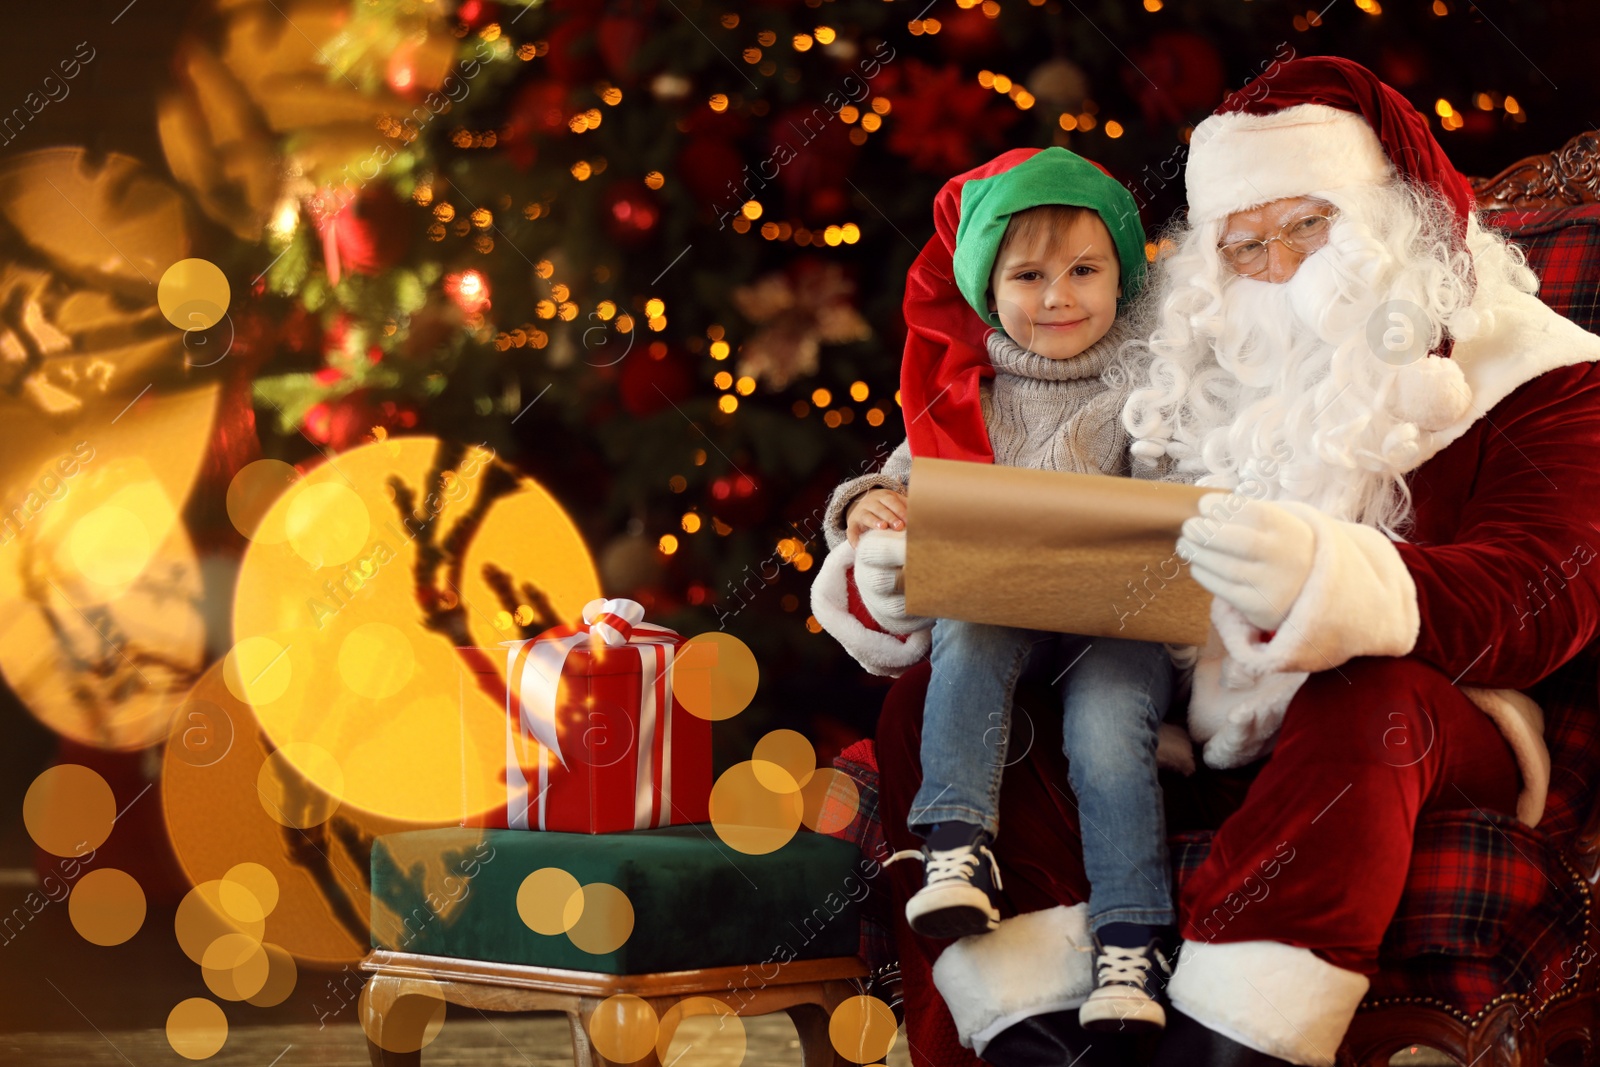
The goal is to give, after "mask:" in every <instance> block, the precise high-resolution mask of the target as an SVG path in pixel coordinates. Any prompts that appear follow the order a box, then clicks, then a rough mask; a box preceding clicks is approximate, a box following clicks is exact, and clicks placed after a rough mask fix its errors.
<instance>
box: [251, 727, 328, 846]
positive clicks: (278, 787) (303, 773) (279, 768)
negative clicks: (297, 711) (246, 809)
mask: <svg viewBox="0 0 1600 1067" xmlns="http://www.w3.org/2000/svg"><path fill="white" fill-rule="evenodd" d="M308 779H309V780H310V782H312V783H315V787H314V788H310V789H308V788H307V787H306V786H307V780H308ZM343 791H344V772H343V771H342V770H340V768H339V763H338V761H337V760H335V759H334V758H333V755H332V754H331V753H330V752H329V751H328V750H327V749H325V748H323V747H321V746H320V745H313V744H311V743H310V742H309V741H294V742H290V743H289V744H287V745H284V746H283V747H282V748H280V749H278V751H276V752H274V753H273V754H272V755H270V756H268V757H267V758H266V761H265V762H263V763H262V764H261V770H260V771H259V772H258V773H257V775H256V794H257V796H259V797H260V799H261V807H262V808H263V809H264V810H265V811H266V813H267V814H268V815H270V816H272V818H273V819H274V820H275V821H277V822H280V823H282V824H283V825H285V826H288V827H290V828H292V829H295V830H305V829H309V828H310V827H313V826H321V825H322V824H323V823H325V822H327V821H328V820H329V819H331V818H332V817H333V813H334V812H336V811H338V810H339V795H340V794H341V793H342V792H343Z"/></svg>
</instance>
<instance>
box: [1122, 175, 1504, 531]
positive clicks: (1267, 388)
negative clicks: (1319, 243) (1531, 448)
mask: <svg viewBox="0 0 1600 1067" xmlns="http://www.w3.org/2000/svg"><path fill="white" fill-rule="evenodd" d="M1328 199H1330V200H1332V201H1334V202H1335V203H1336V205H1337V206H1338V207H1339V208H1340V216H1339V218H1338V219H1336V220H1335V222H1334V226H1333V229H1332V231H1331V233H1330V237H1329V242H1328V244H1327V245H1326V246H1324V247H1323V248H1322V249H1321V250H1319V251H1317V252H1315V253H1313V254H1311V255H1309V256H1306V257H1305V258H1304V260H1303V261H1302V262H1301V264H1300V267H1299V269H1298V270H1297V271H1296V272H1295V274H1294V275H1293V276H1292V277H1291V278H1290V279H1289V280H1288V281H1286V282H1283V283H1272V282H1265V281H1256V280H1254V279H1250V278H1241V277H1235V276H1233V275H1231V274H1229V273H1227V272H1226V271H1225V269H1224V268H1223V267H1222V265H1221V262H1220V258H1219V257H1218V255H1217V253H1216V251H1215V241H1216V233H1217V230H1218V224H1216V223H1212V224H1209V225H1202V226H1198V227H1196V228H1194V229H1191V230H1190V231H1188V232H1187V233H1186V234H1183V235H1182V236H1181V237H1180V239H1179V242H1178V244H1179V252H1178V254H1177V255H1176V256H1174V257H1172V259H1171V260H1170V261H1169V262H1168V263H1167V264H1166V265H1165V267H1166V270H1167V272H1168V275H1167V277H1168V285H1167V286H1166V288H1165V291H1164V292H1163V293H1162V294H1161V295H1160V297H1159V298H1158V299H1159V300H1160V307H1159V309H1158V311H1157V312H1156V314H1157V315H1158V316H1159V319H1160V323H1159V325H1158V326H1157V328H1156V330H1155V332H1154V333H1153V334H1152V336H1151V338H1150V342H1149V349H1150V352H1151V354H1152V357H1153V363H1152V364H1151V365H1150V381H1151V384H1150V385H1149V386H1148V387H1147V388H1145V389H1141V390H1138V391H1136V392H1135V394H1134V398H1133V400H1132V401H1131V402H1130V404H1129V407H1128V411H1127V420H1126V421H1127V425H1128V428H1129V430H1130V431H1131V432H1132V433H1133V435H1134V437H1135V438H1136V439H1139V440H1146V441H1152V442H1165V447H1166V449H1167V451H1168V453H1169V454H1170V455H1172V456H1173V457H1174V458H1176V459H1178V460H1179V461H1180V465H1181V466H1182V467H1183V468H1185V469H1187V470H1190V471H1192V472H1194V473H1195V474H1196V475H1198V476H1199V484H1201V485H1204V486H1214V487H1218V488H1228V489H1233V488H1238V489H1240V490H1241V492H1248V493H1249V494H1250V495H1252V496H1255V497H1258V498H1262V499H1279V500H1297V501H1302V502H1305V503H1308V504H1311V505H1313V506H1315V507H1317V508H1318V509H1320V510H1322V511H1323V512H1325V513H1327V514H1329V515H1332V516H1335V517H1337V518H1341V519H1348V520H1351V521H1356V522H1363V523H1369V524H1373V525H1377V526H1380V527H1383V528H1386V529H1390V530H1395V529H1397V528H1398V527H1399V526H1400V525H1401V524H1402V523H1403V522H1404V520H1405V517H1406V514H1407V512H1408V510H1409V500H1408V498H1407V494H1406V491H1405V486H1404V480H1403V479H1404V475H1405V473H1406V472H1407V471H1409V470H1411V469H1412V468H1413V467H1414V466H1415V465H1416V463H1417V461H1418V457H1419V455H1420V453H1421V449H1422V446H1423V441H1422V438H1423V432H1422V431H1421V430H1419V428H1418V426H1417V425H1416V424H1414V423H1412V422H1408V421H1405V420H1404V419H1402V418H1400V417H1398V416H1397V415H1396V414H1395V412H1394V411H1393V410H1392V404H1391V397H1392V395H1393V393H1394V391H1395V389H1396V387H1397V380H1396V375H1397V373H1398V370H1399V368H1398V366H1397V362H1404V360H1400V361H1397V360H1396V359H1395V358H1394V353H1392V352H1388V351H1384V350H1383V348H1382V345H1383V335H1384V330H1385V328H1387V327H1388V326H1389V325H1390V322H1391V319H1390V314H1389V313H1390V312H1391V311H1392V310H1393V309H1394V308H1397V307H1402V308H1405V309H1407V312H1408V314H1407V320H1408V322H1409V324H1410V325H1411V326H1413V327H1414V333H1415V337H1416V347H1415V349H1414V352H1415V354H1416V355H1417V356H1418V357H1421V355H1422V354H1423V353H1425V352H1427V351H1428V350H1430V349H1431V348H1433V347H1434V346H1435V345H1437V343H1438V342H1439V340H1440V338H1441V337H1442V336H1443V334H1444V330H1445V324H1446V323H1447V322H1448V323H1449V324H1450V325H1451V328H1452V330H1453V331H1454V332H1456V333H1457V334H1458V335H1460V334H1461V333H1462V329H1461V327H1462V326H1463V324H1464V323H1466V321H1467V316H1470V315H1471V312H1463V311H1462V307H1461V305H1462V304H1463V303H1464V301H1465V293H1466V289H1465V287H1464V286H1463V284H1462V281H1461V278H1460V277H1459V270H1460V266H1461V264H1459V263H1455V264H1451V263H1449V262H1448V258H1447V256H1446V255H1445V254H1444V253H1443V251H1442V250H1443V248H1444V247H1445V246H1446V243H1447V235H1448V229H1447V227H1448V225H1449V222H1448V217H1447V216H1444V215H1435V216H1434V217H1433V220H1432V221H1431V222H1429V223H1422V222H1419V220H1420V219H1422V218H1424V214H1423V210H1422V209H1419V207H1418V206H1417V200H1416V199H1415V198H1414V197H1413V196H1411V195H1410V194H1409V193H1407V192H1406V191H1405V190H1402V189H1398V188H1394V189H1388V188H1385V189H1364V190H1362V191H1360V192H1356V193H1351V192H1349V191H1346V192H1345V193H1344V194H1343V195H1340V194H1334V195H1330V196H1329V197H1328ZM1475 251H1476V250H1475ZM1374 322H1378V323H1379V324H1380V328H1379V329H1378V330H1377V331H1375V332H1374V331H1372V330H1370V329H1369V325H1370V324H1372V323H1374ZM1374 343H1376V344H1377V345H1378V351H1375V350H1374Z"/></svg>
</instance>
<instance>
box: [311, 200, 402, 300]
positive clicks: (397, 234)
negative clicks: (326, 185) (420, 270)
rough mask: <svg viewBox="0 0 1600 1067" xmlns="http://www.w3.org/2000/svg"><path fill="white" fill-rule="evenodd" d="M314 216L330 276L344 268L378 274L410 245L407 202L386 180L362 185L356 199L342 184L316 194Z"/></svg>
mask: <svg viewBox="0 0 1600 1067" xmlns="http://www.w3.org/2000/svg"><path fill="white" fill-rule="evenodd" d="M311 214H312V218H313V219H315V220H316V225H317V231H318V232H319V233H320V234H321V235H322V255H323V262H324V265H325V266H326V267H327V270H328V280H329V281H330V282H333V283H334V284H335V285H337V284H338V283H339V279H340V278H341V277H343V276H344V275H345V273H347V272H348V273H351V274H379V273H382V272H383V271H385V270H388V269H389V268H390V267H392V266H394V265H395V264H396V263H399V262H400V260H401V259H403V258H404V257H405V254H406V252H407V251H408V250H409V249H410V247H411V240H412V237H413V235H414V234H413V226H412V225H411V223H412V219H411V218H410V217H409V215H410V212H409V211H408V208H407V205H406V203H405V202H404V201H402V200H401V199H400V198H399V197H398V196H396V195H395V193H394V190H393V189H392V188H390V187H389V186H388V185H383V184H378V185H372V186H369V187H367V188H366V189H363V190H362V191H361V193H360V194H359V195H357V196H356V197H355V198H354V199H346V197H345V194H344V193H343V191H342V190H333V191H330V192H329V193H326V194H323V195H322V196H319V197H316V198H314V199H313V201H312V203H311Z"/></svg>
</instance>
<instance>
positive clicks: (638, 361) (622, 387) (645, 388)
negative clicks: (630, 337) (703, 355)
mask: <svg viewBox="0 0 1600 1067" xmlns="http://www.w3.org/2000/svg"><path fill="white" fill-rule="evenodd" d="M693 388H694V382H693V379H692V378H691V376H690V374H689V371H688V370H687V369H686V368H685V367H684V365H683V360H682V359H679V358H678V357H677V356H676V355H675V354H674V353H673V352H672V351H671V350H670V349H668V348H667V346H666V344H665V343H664V342H662V341H654V342H652V343H651V344H650V347H649V348H647V349H645V350H644V351H642V352H630V353H629V354H628V356H627V358H626V359H624V360H623V361H622V373H621V375H620V377H619V380H618V382H617V394H618V396H619V397H620V398H621V400H622V406H623V408H624V409H626V410H627V412H628V414H630V415H632V416H633V417H634V418H636V419H642V418H644V417H645V416H647V415H654V414H655V413H656V412H658V411H660V410H662V409H663V408H666V407H669V406H671V405H672V404H680V403H682V402H683V401H684V400H686V399H688V397H689V394H690V393H691V392H692V391H693Z"/></svg>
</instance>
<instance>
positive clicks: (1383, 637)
mask: <svg viewBox="0 0 1600 1067" xmlns="http://www.w3.org/2000/svg"><path fill="white" fill-rule="evenodd" d="M1277 506H1278V507H1281V508H1284V509H1285V510H1288V511H1290V512H1293V513H1294V514H1295V515H1298V516H1299V517H1300V518H1302V519H1304V520H1305V521H1306V522H1307V523H1309V524H1310V525H1311V529H1312V531H1313V532H1314V533H1315V534H1316V539H1317V541H1316V550H1315V552H1314V553H1313V555H1312V560H1311V574H1310V575H1309V576H1308V577H1307V578H1306V584H1305V585H1304V587H1302V588H1301V590H1300V595H1299V596H1298V597H1296V598H1295V602H1294V604H1293V605H1291V607H1290V608H1289V617H1288V618H1287V619H1285V620H1284V621H1283V625H1282V626H1279V627H1278V630H1277V632H1276V633H1275V634H1274V635H1273V638H1272V640H1271V641H1266V642H1262V641H1259V640H1257V637H1258V631H1257V630H1256V628H1255V627H1254V626H1252V625H1251V624H1250V622H1249V621H1247V620H1246V619H1245V617H1244V616H1243V615H1241V614H1240V613H1239V611H1238V609H1237V608H1234V607H1233V606H1232V605H1229V604H1225V603H1221V602H1218V604H1217V606H1216V609H1215V610H1213V611H1212V613H1211V619H1212V622H1213V624H1215V626H1216V628H1217V632H1218V633H1219V634H1221V636H1222V641H1223V644H1224V645H1226V646H1227V649H1228V653H1229V654H1230V655H1231V656H1232V657H1233V658H1234V659H1235V660H1236V661H1238V663H1239V664H1240V665H1241V666H1242V667H1244V668H1246V669H1247V670H1249V671H1251V672H1253V673H1256V674H1265V673H1267V672H1270V671H1286V672H1292V671H1308V672H1312V673H1315V672H1316V671H1325V670H1331V669H1332V668H1334V667H1337V666H1339V665H1340V664H1342V663H1345V662H1347V661H1349V660H1351V659H1353V658H1355V657H1356V656H1405V655H1409V654H1410V653H1411V650H1412V649H1413V648H1415V647H1416V644H1417V634H1418V633H1419V632H1420V631H1421V628H1422V616H1421V613H1420V612H1419V610H1418V608H1417V586H1416V583H1415V582H1414V581H1413V580H1412V578H1411V572H1410V571H1409V570H1408V569H1407V568H1406V565H1405V562H1404V561H1403V560H1402V559H1401V558H1400V551H1399V550H1398V549H1397V548H1395V547H1394V542H1393V541H1390V540H1389V539H1388V538H1387V537H1385V536H1384V535H1383V534H1382V533H1380V532H1379V531H1377V530H1374V529H1373V528H1371V527H1370V526H1362V525H1360V524H1359V523H1354V522H1341V521H1339V520H1338V519H1331V518H1329V517H1328V516H1326V515H1324V514H1323V513H1322V512H1320V511H1318V510H1317V509H1316V508H1314V507H1311V506H1309V505H1307V504H1301V503H1296V502H1289V501H1285V502H1282V503H1279V504H1278V505H1277Z"/></svg>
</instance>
